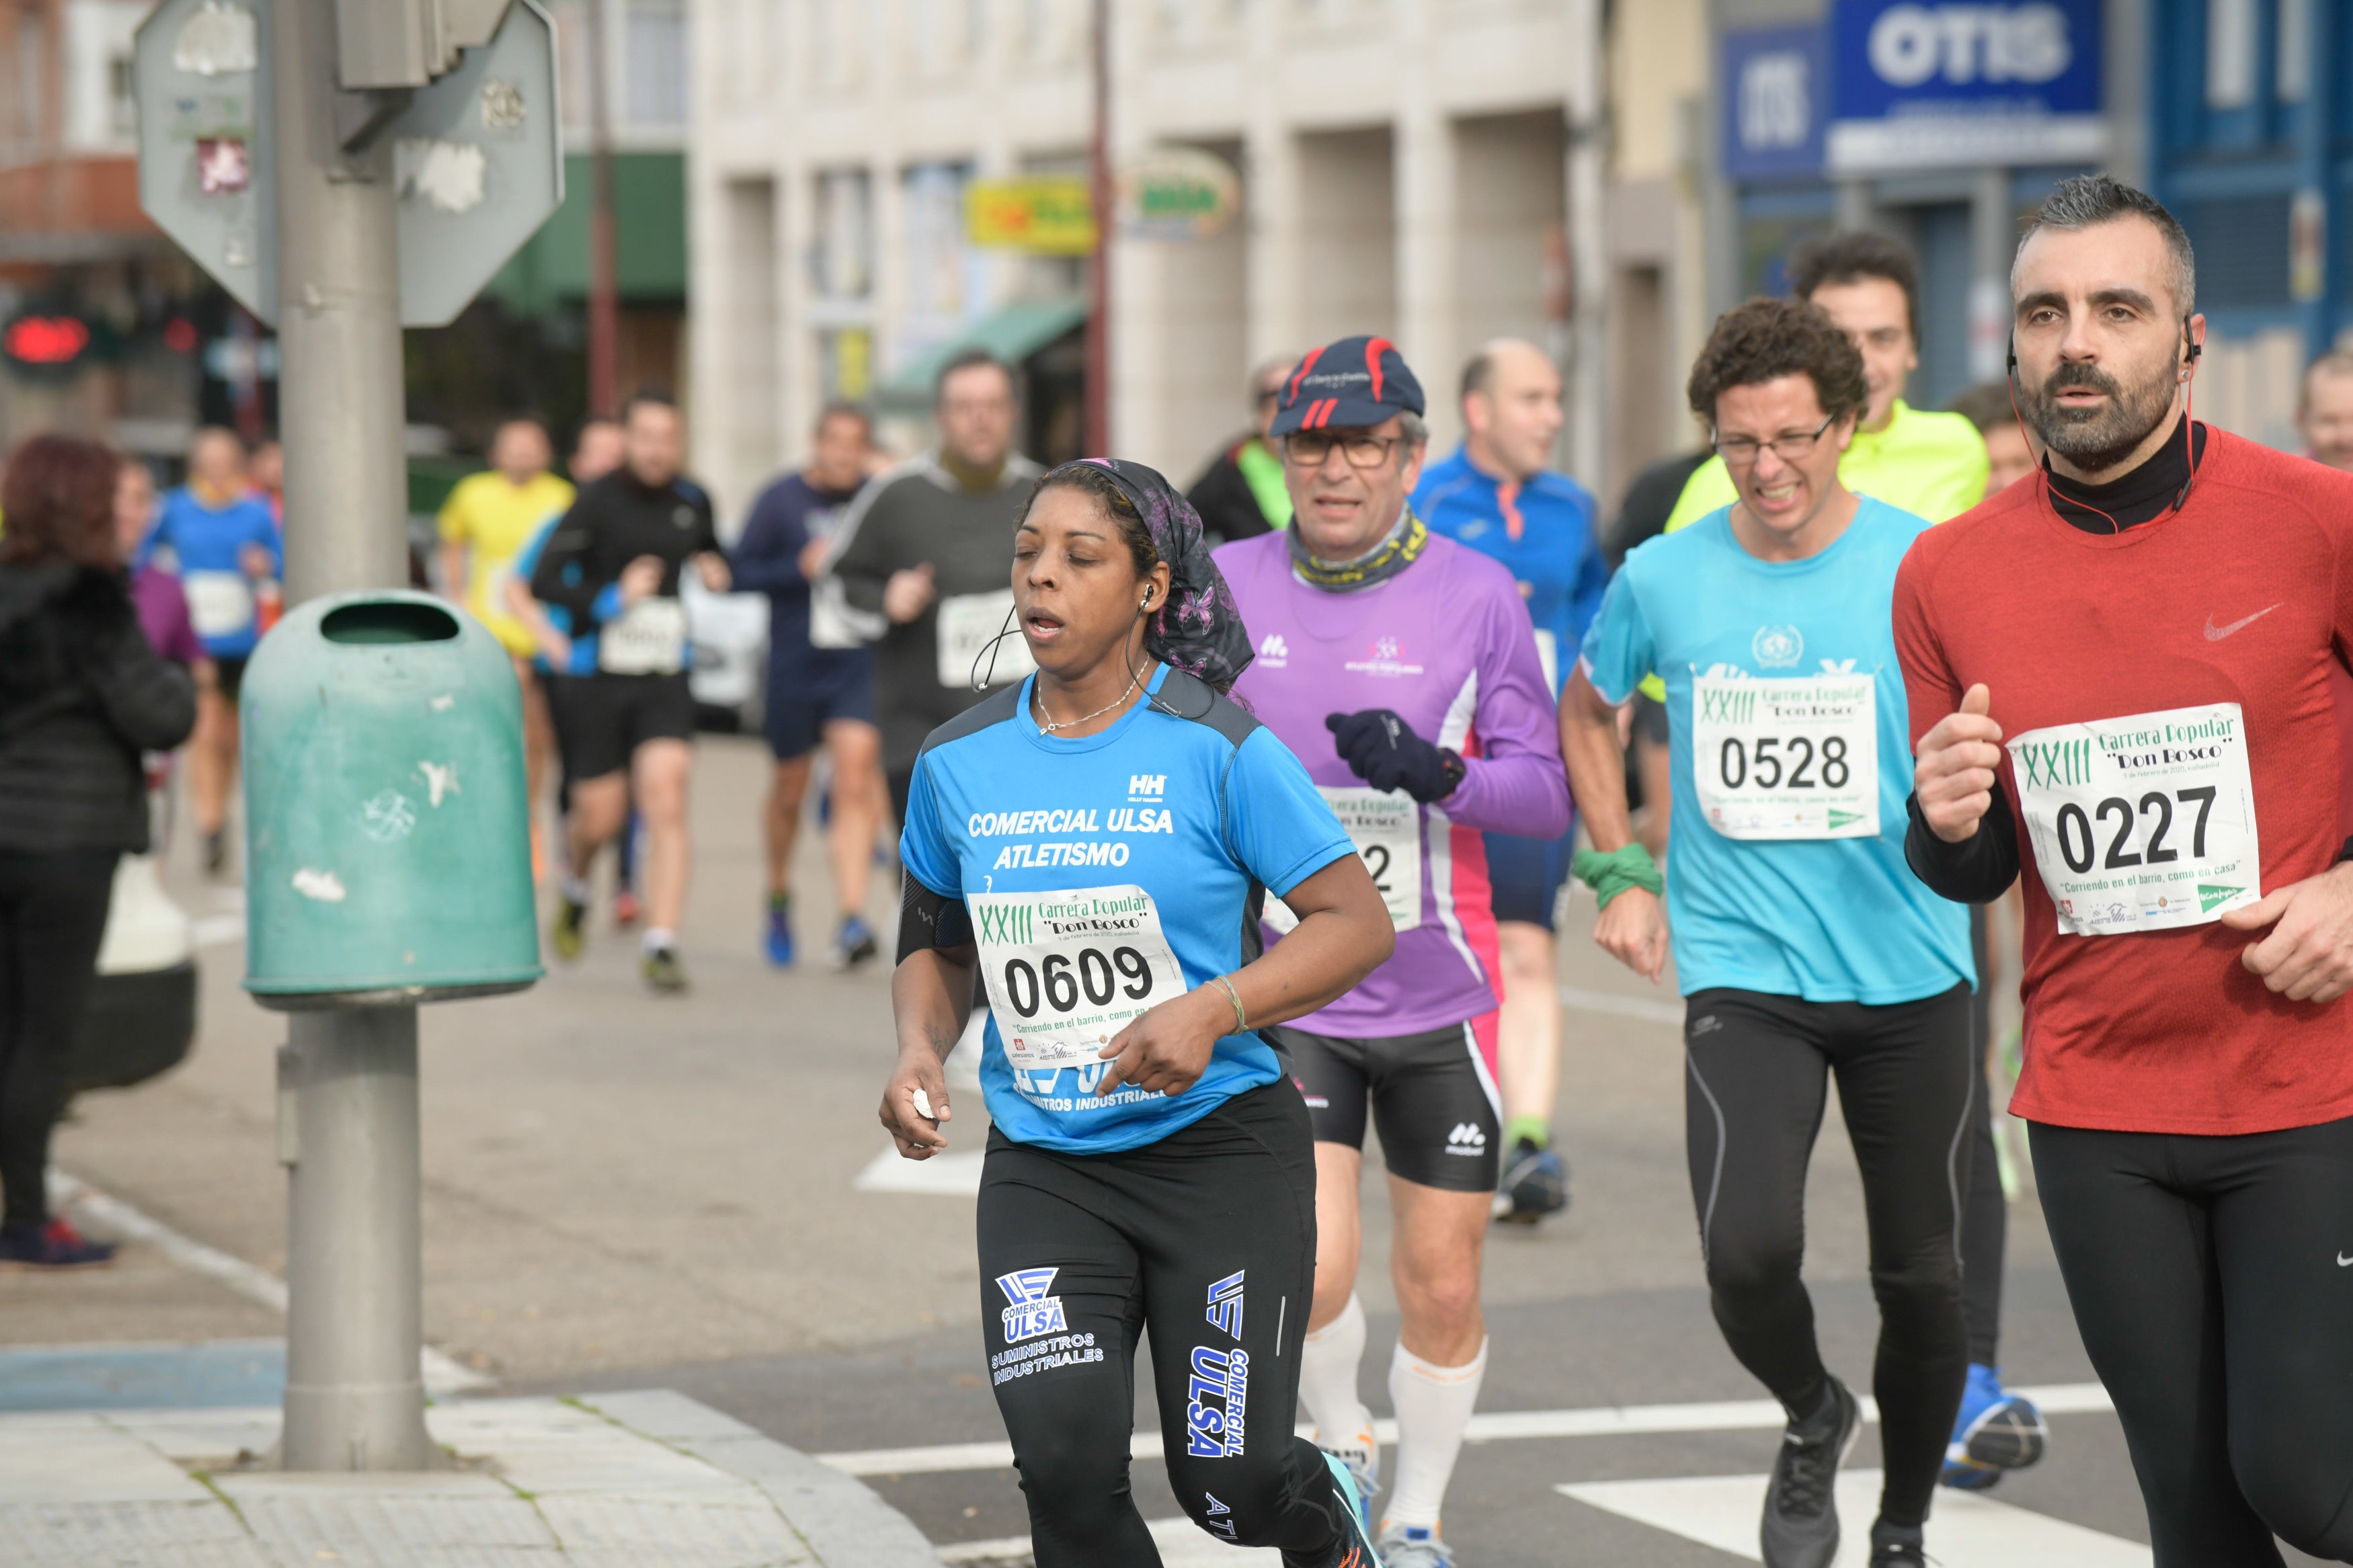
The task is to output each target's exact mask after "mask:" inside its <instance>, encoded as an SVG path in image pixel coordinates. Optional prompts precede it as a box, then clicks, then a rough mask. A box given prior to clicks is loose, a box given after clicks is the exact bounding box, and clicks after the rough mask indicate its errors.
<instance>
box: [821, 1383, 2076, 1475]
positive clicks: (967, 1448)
mask: <svg viewBox="0 0 2353 1568" xmlns="http://www.w3.org/2000/svg"><path fill="white" fill-rule="evenodd" d="M2010 1392H2012V1393H2013V1394H2024V1395H2025V1396H2026V1397H2027V1398H2029V1399H2031V1400H2032V1401H2034V1403H2035V1404H2037V1405H2041V1406H2042V1411H2043V1414H2044V1415H2088V1414H2096V1413H2099V1412H2103V1411H2108V1410H2113V1409H2115V1408H2116V1406H2115V1405H2112V1404H2111V1403H2110V1402H2109V1400H2108V1391H2107V1390H2106V1389H2105V1388H2103V1387H2101V1386H2100V1385H2099V1384H2096V1383H2057V1384H2044V1385H2042V1386H2041V1387H2035V1388H2016V1389H2012V1390H2011V1391H2010ZM1862 1415H1863V1419H1864V1420H1866V1421H1876V1420H1878V1419H1879V1407H1878V1406H1877V1405H1874V1404H1873V1403H1872V1401H1870V1400H1869V1399H1865V1400H1864V1401H1863V1402H1862ZM1788 1419H1789V1417H1788V1412H1786V1411H1784V1410H1783V1409H1782V1408H1781V1406H1780V1405H1779V1403H1778V1402H1777V1401H1775V1400H1770V1399H1727V1400H1712V1401H1705V1402H1703V1403H1699V1404H1688V1405H1594V1406H1590V1407H1588V1408H1585V1409H1581V1410H1498V1411H1489V1412H1484V1413H1482V1414H1481V1415H1473V1416H1472V1417H1471V1424H1470V1426H1468V1427H1467V1428H1465V1430H1464V1432H1463V1434H1462V1438H1463V1441H1464V1442H1466V1443H1505V1442H1514V1441H1522V1440H1525V1439H1529V1438H1540V1437H1630V1436H1654V1435H1657V1434H1661V1433H1677V1432H1770V1431H1776V1430H1778V1429H1779V1428H1780V1427H1781V1426H1784V1425H1785V1424H1786V1423H1787V1422H1788ZM1374 1433H1375V1435H1376V1436H1378V1437H1379V1438H1380V1440H1381V1441H1382V1442H1383V1443H1395V1442H1396V1441H1397V1423H1396V1422H1394V1421H1388V1420H1383V1421H1377V1422H1375V1423H1374ZM1299 1435H1300V1436H1303V1437H1313V1436H1314V1427H1312V1426H1306V1425H1304V1424H1303V1425H1302V1426H1300V1427H1299ZM1128 1451H1129V1453H1130V1454H1131V1455H1132V1456H1133V1457H1134V1458H1138V1459H1157V1458H1160V1434H1159V1433H1157V1432H1138V1433H1136V1434H1135V1436H1134V1438H1133V1440H1132V1441H1131V1442H1130V1444H1129V1447H1128ZM817 1457H818V1459H819V1460H821V1461H823V1462H824V1463H826V1464H828V1465H831V1466H832V1467H833V1468H835V1469H837V1470H840V1471H843V1472H844V1473H846V1474H849V1475H853V1476H923V1475H938V1474H944V1473H946V1472H949V1471H955V1470H995V1469H1003V1468H1006V1467H1008V1466H1009V1465H1011V1464H1012V1463H1013V1447H1012V1445H1011V1444H1009V1443H1001V1442H999V1443H942V1444H937V1445H934V1446H933V1447H925V1448H865V1449H859V1450H856V1451H852V1452H844V1453H834V1454H819V1455H818V1456H817Z"/></svg>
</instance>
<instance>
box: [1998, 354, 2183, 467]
mask: <svg viewBox="0 0 2353 1568" xmlns="http://www.w3.org/2000/svg"><path fill="white" fill-rule="evenodd" d="M2173 388H2174V375H2173V363H2172V362H2171V361H2170V360H2168V361H2167V362H2166V363H2164V364H2162V365H2160V366H2159V367H2158V369H2157V370H2155V371H2153V372H2151V373H2150V374H2149V376H2148V378H2147V380H2146V381H2143V382H2141V383H2139V384H2137V385H2135V386H2132V387H2130V388H2126V386H2125V384H2123V383H2122V382H2119V381H2118V380H2116V377H2114V376H2112V375H2110V374H2107V373H2106V372H2105V371H2103V370H2100V369H2097V368H2095V367H2094V366H2092V365H2087V364H2077V365H2069V364H2063V365H2061V366H2060V367H2059V368H2058V369H2057V370H2054V371H2052V373H2051V379H2050V380H2048V381H2046V382H2044V383H2043V384H2042V386H2041V388H2040V389H2038V390H2036V391H2035V392H2033V393H2031V394H2030V395H2029V396H2028V398H2027V419H2028V422H2029V423H2031V425H2032V426H2034V433H2035V434H2036V435H2037V436H2040V437H2042V444H2043V445H2044V446H2045V447H2049V448H2050V449H2051V450H2052V451H2054V452H2056V453H2058V454H2059V455H2060V456H2061V457H2063V458H2066V459H2067V460H2068V461H2070V462H2072V463H2073V464H2074V465H2075V466H2076V467H2077V468H2081V469H2083V470H2084V472H2085V473H2087V474H2097V473H2105V471H2107V470H2108V469H2110V468H2115V467H2116V465H2117V464H2118V463H2121V462H2123V461H2124V460H2125V459H2126V458H2128V457H2130V456H2131V455H2132V454H2133V451H2134V449H2135V448H2137V447H2139V445H2140V444H2141V443H2142V442H2143V441H2146V440H2147V439H2148V438H2149V437H2150V436H2151V435H2152V434H2154V433H2155V431H2156V429H2157V427H2158V426H2159V425H2161V424H2163V423H2164V422H2165V418H2166V416H2168V414H2170V413H2172V412H2173ZM2078 390H2082V391H2088V392H2102V393H2105V394H2106V395H2107V396H2108V401H2107V402H2106V403H2104V404H2100V405H2096V406H2094V407H2091V408H2069V407H2067V406H2065V405H2063V404H2061V403H2060V401H2059V395H2060V394H2061V393H2063V392H2073V391H2078Z"/></svg>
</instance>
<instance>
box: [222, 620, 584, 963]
mask: <svg viewBox="0 0 2353 1568" xmlns="http://www.w3.org/2000/svg"><path fill="white" fill-rule="evenodd" d="M238 712H239V714H240V717H241V719H242V721H243V726H242V727H243V731H244V743H243V757H244V774H245V812H246V818H245V819H246V832H245V837H246V883H245V888H246V950H245V951H246V979H245V987H246V989H247V990H248V991H249V992H251V993H252V994H253V996H254V998H255V1000H257V1001H259V1003H261V1005H264V1006H266V1007H274V1008H278V1009H280V1010H297V1009H302V1008H312V1007H345V1006H365V1005H409V1004H412V1003H417V1002H432V1001H445V1000H450V999H454V998H457V997H462V996H485V995H494V994H498V993H500V992H504V991H520V990H522V988H523V987H525V986H527V985H529V984H531V983H532V982H533V981H534V980H537V979H538V978H539V977H540V974H541V973H542V970H541V968H540V963H539V933H538V928H537V923H536V921H535V919H534V906H533V899H532V870H531V818H530V805H529V802H528V801H527V799H526V798H525V794H524V788H523V752H522V691H521V689H519V688H518V687H517V685H516V684H515V677H514V667H513V665H512V662H511V661H510V659H509V658H508V656H507V652H506V650H505V649H504V648H503V647H501V646H500V644H499V642H498V639H497V638H495V637H492V636H491V634H490V633H489V631H487V630H485V629H484V628H483V626H482V625H481V624H480V622H479V621H476V620H475V619H474V618H473V617H472V616H464V615H460V614H459V613H457V612H455V611H453V610H452V609H450V608H449V607H448V605H444V604H442V603H440V602H439V601H438V600H436V599H433V598H430V597H428V596H427V595H423V594H407V593H378V594H345V595H336V596H333V597H329V598H322V599H314V600H311V602H310V603H308V604H306V605H302V606H301V607H300V608H298V609H296V610H294V611H293V612H292V613H291V614H290V615H288V616H287V617H286V618H285V620H283V621H282V622H280V624H279V625H278V626H276V627H275V628H274V629H272V630H271V632H270V633H269V636H268V637H265V638H263V639H262V643H261V646H260V647H259V648H258V649H257V650H256V651H255V653H254V655H253V658H252V661H251V662H250V663H249V664H248V666H247V667H246V672H245V682H244V687H243V690H242V694H241V696H240V698H239V702H238Z"/></svg>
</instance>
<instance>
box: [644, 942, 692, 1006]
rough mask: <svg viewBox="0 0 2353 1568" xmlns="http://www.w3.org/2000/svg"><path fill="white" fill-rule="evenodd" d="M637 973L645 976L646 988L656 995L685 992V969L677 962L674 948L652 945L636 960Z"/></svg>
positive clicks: (682, 993)
mask: <svg viewBox="0 0 2353 1568" xmlns="http://www.w3.org/2000/svg"><path fill="white" fill-rule="evenodd" d="M638 973H640V974H642V975H644V976H645V977H646V989H647V990H649V991H650V992H652V993H653V994H655V995H657V996H683V995H684V994H686V970H685V969H684V967H682V966H681V964H680V963H679V962H678V953H677V952H676V951H675V950H673V949H670V948H667V947H652V948H648V949H647V950H646V955H645V956H644V957H643V958H641V959H639V960H638Z"/></svg>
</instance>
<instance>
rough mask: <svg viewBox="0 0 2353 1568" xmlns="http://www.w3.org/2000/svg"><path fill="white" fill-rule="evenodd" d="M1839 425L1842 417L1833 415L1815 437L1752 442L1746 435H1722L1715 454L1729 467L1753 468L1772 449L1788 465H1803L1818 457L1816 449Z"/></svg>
mask: <svg viewBox="0 0 2353 1568" xmlns="http://www.w3.org/2000/svg"><path fill="white" fill-rule="evenodd" d="M1836 423H1838V416H1837V415H1835V414H1833V415H1831V416H1830V417H1829V418H1827V419H1825V420H1823V421H1822V422H1821V423H1820V425H1817V426H1814V429H1813V433H1812V434H1811V435H1808V436H1776V437H1773V438H1772V439H1771V440H1770V441H1752V440H1750V439H1749V438H1748V437H1746V436H1735V437H1732V438H1731V439H1730V440H1726V439H1725V438H1724V437H1721V436H1719V437H1716V438H1715V453H1716V456H1717V457H1719V458H1723V459H1724V463H1725V467H1726V468H1747V467H1749V466H1750V465H1751V464H1753V463H1755V462H1756V461H1757V453H1759V452H1760V451H1762V450H1764V449H1765V448H1766V447H1772V448H1773V455H1774V456H1775V457H1777V458H1780V459H1781V460H1782V461H1783V462H1785V463H1797V462H1803V461H1804V460H1805V459H1806V458H1810V457H1812V456H1813V455H1814V447H1815V446H1816V445H1817V444H1818V443H1819V442H1820V440H1821V438H1822V436H1823V434H1824V433H1825V432H1826V431H1828V430H1829V429H1830V427H1831V426H1832V425H1834V424H1836Z"/></svg>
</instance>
